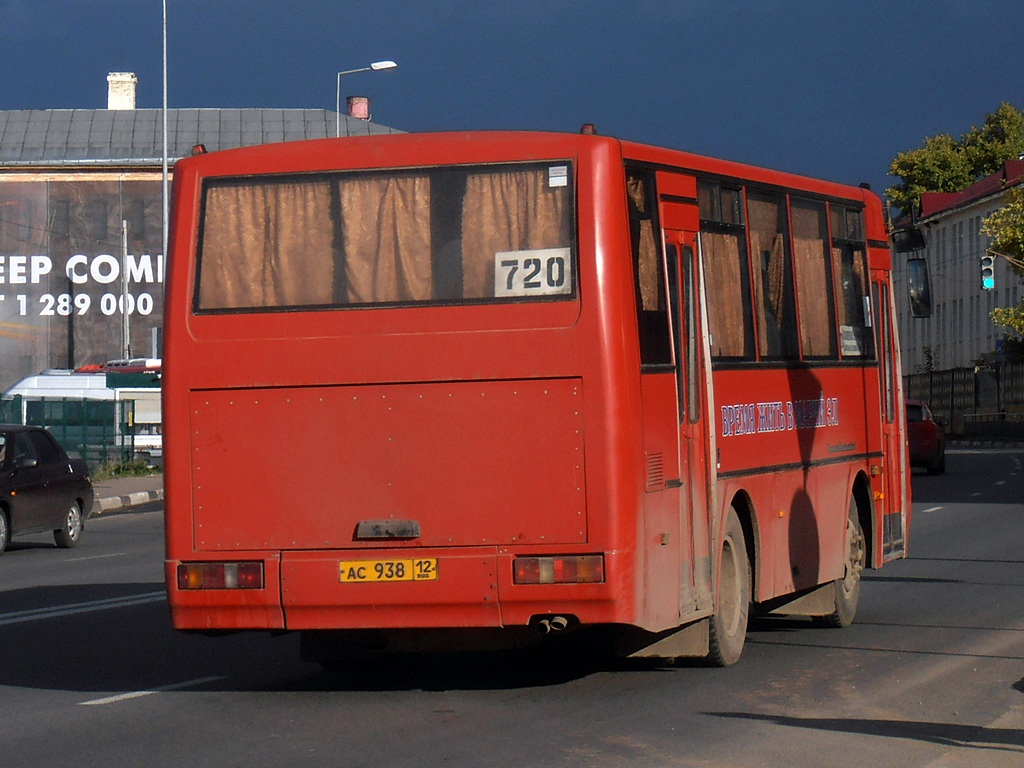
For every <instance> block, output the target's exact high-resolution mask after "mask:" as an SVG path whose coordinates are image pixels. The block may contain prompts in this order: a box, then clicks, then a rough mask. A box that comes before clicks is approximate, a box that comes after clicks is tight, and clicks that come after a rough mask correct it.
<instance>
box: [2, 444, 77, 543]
mask: <svg viewBox="0 0 1024 768" xmlns="http://www.w3.org/2000/svg"><path fill="white" fill-rule="evenodd" d="M92 501H93V489H92V480H91V479H90V477H89V469H88V467H87V466H86V465H85V462H84V461H83V460H81V459H72V458H68V455H67V454H66V453H65V452H64V449H63V448H62V447H61V445H60V443H58V442H57V441H56V440H55V439H54V437H53V436H52V435H51V434H50V433H49V432H47V431H46V430H45V429H42V428H40V427H23V426H19V425H16V424H14V425H12V424H0V553H2V552H3V551H4V549H6V548H7V544H8V542H10V540H11V537H12V536H19V535H21V534H25V533H39V532H40V531H53V538H54V539H55V540H56V542H57V546H58V547H73V546H75V545H76V544H77V543H78V538H79V537H80V536H81V535H82V527H83V526H84V525H85V520H86V518H88V516H89V514H90V513H91V512H92Z"/></svg>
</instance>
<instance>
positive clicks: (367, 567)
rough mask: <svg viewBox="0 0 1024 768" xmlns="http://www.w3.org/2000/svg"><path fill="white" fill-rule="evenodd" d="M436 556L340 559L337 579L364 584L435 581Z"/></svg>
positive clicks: (342, 581)
mask: <svg viewBox="0 0 1024 768" xmlns="http://www.w3.org/2000/svg"><path fill="white" fill-rule="evenodd" d="M436 580H437V558H434V557H419V558H413V559H409V560H342V561H341V562H340V563H338V581H340V582H341V583H342V584H364V583H372V582H380V581H436Z"/></svg>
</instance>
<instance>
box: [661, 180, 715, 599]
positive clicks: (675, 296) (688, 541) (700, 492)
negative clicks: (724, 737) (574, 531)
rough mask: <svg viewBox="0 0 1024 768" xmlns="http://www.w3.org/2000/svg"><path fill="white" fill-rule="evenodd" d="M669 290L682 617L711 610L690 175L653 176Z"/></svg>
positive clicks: (702, 363) (702, 366)
mask: <svg viewBox="0 0 1024 768" xmlns="http://www.w3.org/2000/svg"><path fill="white" fill-rule="evenodd" d="M657 184H658V195H659V201H660V206H659V212H660V217H661V224H662V228H663V229H662V231H663V237H664V249H665V262H666V268H667V278H668V284H669V299H670V302H669V303H670V315H671V325H672V344H673V358H674V359H675V361H676V366H675V373H676V397H677V402H678V405H677V417H678V418H677V421H678V425H677V427H678V440H679V443H678V445H679V477H680V482H681V488H680V494H679V538H680V542H681V543H682V544H683V546H684V549H683V550H682V551H681V552H680V561H681V571H682V574H681V576H682V578H681V586H680V612H681V614H682V615H683V616H686V615H687V614H691V613H693V612H694V611H699V610H703V609H706V608H710V607H711V605H712V600H713V595H712V590H711V557H710V551H711V539H710V531H711V530H712V526H711V525H710V523H711V521H710V508H711V505H710V504H709V501H710V484H709V483H710V475H709V453H708V452H709V445H710V440H709V435H708V419H707V417H706V414H707V407H708V403H707V393H708V391H709V389H710V388H709V387H707V386H706V377H707V374H708V371H707V369H706V358H705V354H704V353H705V345H704V344H703V339H704V333H703V320H702V312H701V303H700V299H699V297H700V295H701V294H700V290H699V287H700V283H699V279H698V277H699V275H698V273H699V270H698V269H697V259H696V251H697V248H696V244H697V234H696V233H697V230H698V229H699V212H698V209H697V184H696V179H694V178H693V177H692V176H683V175H680V174H673V173H666V172H659V173H658V174H657Z"/></svg>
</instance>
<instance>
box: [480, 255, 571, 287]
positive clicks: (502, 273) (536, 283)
mask: <svg viewBox="0 0 1024 768" xmlns="http://www.w3.org/2000/svg"><path fill="white" fill-rule="evenodd" d="M572 286H573V283H572V257H571V255H570V253H569V249H568V248H540V249H537V250H533V251H499V252H498V253H496V254H494V295H495V296H496V297H504V296H558V295H562V294H571V293H572Z"/></svg>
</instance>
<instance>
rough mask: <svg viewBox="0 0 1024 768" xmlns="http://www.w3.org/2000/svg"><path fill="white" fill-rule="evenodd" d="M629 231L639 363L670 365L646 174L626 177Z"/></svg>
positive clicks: (662, 283)
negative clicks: (638, 341) (638, 337)
mask: <svg viewBox="0 0 1024 768" xmlns="http://www.w3.org/2000/svg"><path fill="white" fill-rule="evenodd" d="M626 188H627V192H628V196H629V231H630V240H631V242H632V250H633V272H634V276H635V279H636V293H637V297H636V301H637V326H638V330H639V333H640V364H641V365H643V366H651V365H653V366H664V365H672V344H671V337H670V335H669V317H668V302H667V301H666V300H665V272H664V269H663V266H662V259H661V254H660V249H659V247H658V242H657V239H656V238H655V235H654V233H655V221H654V211H655V210H656V208H657V206H656V205H655V204H654V194H653V191H654V179H653V177H652V176H651V175H650V174H641V173H635V174H630V176H629V177H628V179H627V182H626Z"/></svg>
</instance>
